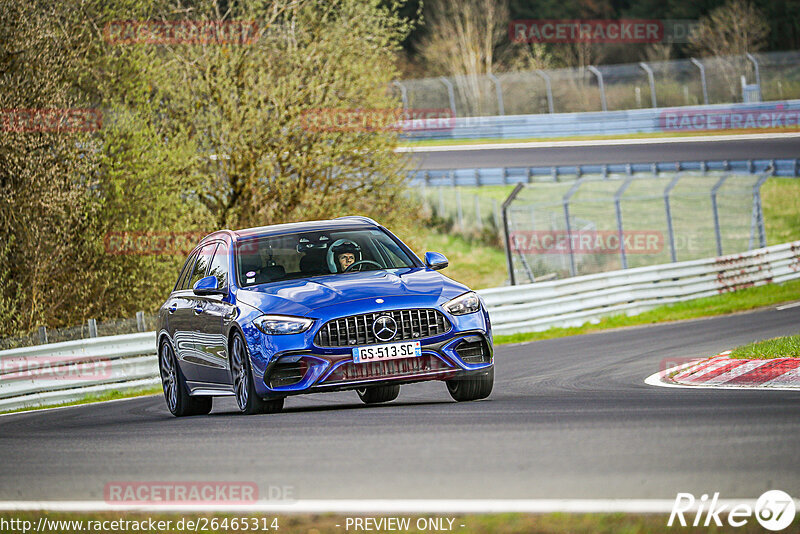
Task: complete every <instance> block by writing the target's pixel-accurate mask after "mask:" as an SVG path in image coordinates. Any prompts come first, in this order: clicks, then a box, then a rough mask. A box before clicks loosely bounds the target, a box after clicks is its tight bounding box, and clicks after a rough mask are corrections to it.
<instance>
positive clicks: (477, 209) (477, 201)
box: [475, 195, 483, 232]
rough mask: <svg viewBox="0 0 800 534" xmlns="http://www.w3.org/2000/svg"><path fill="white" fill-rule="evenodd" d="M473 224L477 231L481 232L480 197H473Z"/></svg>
mask: <svg viewBox="0 0 800 534" xmlns="http://www.w3.org/2000/svg"><path fill="white" fill-rule="evenodd" d="M475 223H476V224H477V226H478V231H481V232H482V231H483V220H482V219H481V204H480V197H479V196H478V195H475Z"/></svg>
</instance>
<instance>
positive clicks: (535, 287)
mask: <svg viewBox="0 0 800 534" xmlns="http://www.w3.org/2000/svg"><path fill="white" fill-rule="evenodd" d="M792 279H800V241H795V242H792V243H785V244H782V245H775V246H772V247H766V248H762V249H757V250H753V251H750V252H746V253H743V254H734V255H729V256H722V257H718V258H707V259H703V260H695V261H687V262H682V263H673V264H668V265H656V266H651V267H641V268H636V269H627V270H623V271H615V272H608V273H601V274H596V275H588V276H579V277H573V278H568V279H565V280H557V281H552V282H541V283H536V284H529V285H522V286H514V287H503V288H495V289H485V290H480V291H479V293H480V294H481V296H482V297H483V299H484V300H485V302H486V304H487V306H488V308H489V314H490V316H491V319H492V324H493V328H494V331H495V333H496V334H512V333H516V332H529V331H536V330H544V329H547V328H550V327H553V326H577V325H580V324H583V323H585V322H587V321H589V320H592V319H595V318H597V317H601V316H604V315H610V314H618V313H627V314H631V315H632V314H636V313H639V312H641V311H644V310H647V309H650V308H652V307H654V306H658V305H661V304H670V303H674V302H681V301H685V300H690V299H695V298H700V297H705V296H711V295H717V294H719V293H725V292H728V291H736V290H738V289H742V288H745V287H751V286H759V285H764V284H769V283H779V282H784V281H787V280H792ZM155 347H156V344H155V332H145V333H141V334H129V335H119V336H108V337H99V338H92V339H84V340H78V341H66V342H62V343H51V344H48V345H39V346H35V347H25V348H21V349H13V350H6V351H0V411H6V410H14V409H19V408H25V407H33V406H44V405H52V404H61V403H65V402H70V401H75V400H80V399H82V398H84V397H85V396H86V395H89V394H93V393H103V392H107V391H112V390H119V391H126V390H134V389H139V388H144V387H152V386H154V385H158V384H159V382H160V379H159V374H158V360H157V356H156V354H155Z"/></svg>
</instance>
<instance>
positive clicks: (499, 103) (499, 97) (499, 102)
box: [488, 72, 506, 115]
mask: <svg viewBox="0 0 800 534" xmlns="http://www.w3.org/2000/svg"><path fill="white" fill-rule="evenodd" d="M488 78H489V79H490V80H492V81H493V82H494V92H495V93H496V94H497V111H498V113H497V114H498V115H505V114H506V110H505V106H504V105H503V88H502V87H501V86H500V80H498V79H497V76H495V75H494V74H492V73H491V72H490V73H489V74H488Z"/></svg>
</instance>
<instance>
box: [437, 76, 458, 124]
mask: <svg viewBox="0 0 800 534" xmlns="http://www.w3.org/2000/svg"><path fill="white" fill-rule="evenodd" d="M439 80H441V82H442V83H443V84H444V85H445V87H447V96H448V98H449V99H450V111H452V112H453V118H455V117H456V93H455V90H454V89H453V82H451V81H450V80H448V79H447V78H445V77H444V76H441V77H440V78H439Z"/></svg>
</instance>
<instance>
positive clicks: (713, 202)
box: [711, 174, 729, 256]
mask: <svg viewBox="0 0 800 534" xmlns="http://www.w3.org/2000/svg"><path fill="white" fill-rule="evenodd" d="M728 176H729V175H727V174H726V175H724V176H722V178H720V179H719V180H718V181H717V183H716V184H714V187H712V188H711V210H712V212H713V215H714V234H715V236H716V238H717V256H722V232H721V230H720V228H719V210H718V209H717V191H719V188H720V187H722V184H723V183H725V180H727V179H728Z"/></svg>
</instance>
